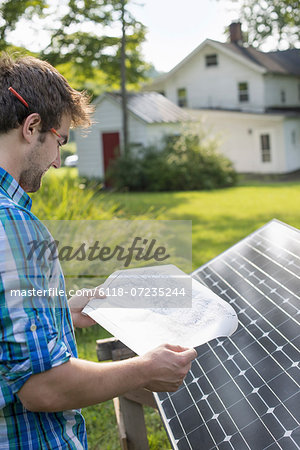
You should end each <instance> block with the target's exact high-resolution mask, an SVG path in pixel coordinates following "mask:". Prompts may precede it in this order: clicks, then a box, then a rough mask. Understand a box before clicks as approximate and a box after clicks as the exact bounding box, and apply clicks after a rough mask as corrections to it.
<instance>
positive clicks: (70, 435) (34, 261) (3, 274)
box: [0, 168, 87, 450]
mask: <svg viewBox="0 0 300 450" xmlns="http://www.w3.org/2000/svg"><path fill="white" fill-rule="evenodd" d="M30 208H31V199H30V197H29V196H28V195H27V194H26V192H24V190H23V189H22V188H21V187H20V185H19V184H18V183H17V182H16V180H15V179H14V178H13V177H12V176H11V175H10V174H8V173H7V172H6V171H5V170H3V169H2V168H0V333H1V341H0V377H1V378H0V449H1V450H5V449H9V450H10V449H26V450H27V449H34V450H35V449H51V450H53V449H74V450H75V449H76V450H78V449H82V448H87V443H86V430H85V423H84V419H83V417H82V415H81V414H80V411H79V410H72V411H62V412H56V413H34V412H30V411H28V410H26V409H25V408H24V406H23V405H22V403H21V402H20V400H19V398H18V396H17V392H18V391H19V390H20V389H21V387H22V386H23V384H24V383H25V382H26V381H27V380H28V378H29V377H30V376H31V375H32V374H37V373H41V372H43V371H45V370H49V369H51V367H56V366H59V365H60V364H62V363H64V362H66V361H68V359H69V358H70V357H71V356H74V357H77V351H76V343H75V338H74V330H73V325H72V320H71V316H70V312H69V309H68V305H67V299H66V296H65V293H64V292H65V286H64V278H63V274H62V271H61V267H60V264H59V262H58V259H55V258H49V255H48V254H47V251H46V252H44V254H43V256H42V257H41V256H40V252H31V253H32V254H30V255H29V253H30V252H29V250H30V248H32V242H33V241H34V242H40V241H41V240H45V239H46V240H47V241H52V237H51V235H50V234H49V232H48V230H47V229H46V228H45V227H44V226H43V225H42V223H41V222H40V221H39V220H38V219H37V218H36V217H35V216H34V215H33V214H32V213H31V212H30ZM29 256H30V257H29ZM52 256H53V253H52ZM59 291H61V292H60V293H62V291H63V294H62V295H55V294H56V293H57V292H59ZM54 293H55V294H54Z"/></svg>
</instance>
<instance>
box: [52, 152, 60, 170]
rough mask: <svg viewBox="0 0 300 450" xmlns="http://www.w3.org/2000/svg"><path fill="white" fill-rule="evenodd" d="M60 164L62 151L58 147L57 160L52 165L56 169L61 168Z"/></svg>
mask: <svg viewBox="0 0 300 450" xmlns="http://www.w3.org/2000/svg"><path fill="white" fill-rule="evenodd" d="M60 166H61V159H60V151H59V149H58V151H57V156H56V158H55V160H54V161H53V163H52V167H54V169H59V168H60Z"/></svg>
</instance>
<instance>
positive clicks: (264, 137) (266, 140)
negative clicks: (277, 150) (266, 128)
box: [260, 134, 271, 162]
mask: <svg viewBox="0 0 300 450" xmlns="http://www.w3.org/2000/svg"><path fill="white" fill-rule="evenodd" d="M260 149H261V160H262V162H271V144H270V135H269V134H261V135H260Z"/></svg>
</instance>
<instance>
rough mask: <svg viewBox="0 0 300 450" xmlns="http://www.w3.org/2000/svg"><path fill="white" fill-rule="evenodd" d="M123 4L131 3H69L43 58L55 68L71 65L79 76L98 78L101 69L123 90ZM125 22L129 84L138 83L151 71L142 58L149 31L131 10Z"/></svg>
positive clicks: (109, 0) (124, 0)
mask: <svg viewBox="0 0 300 450" xmlns="http://www.w3.org/2000/svg"><path fill="white" fill-rule="evenodd" d="M123 3H124V6H126V5H127V4H128V3H129V0H102V1H99V0H84V1H80V2H79V1H77V0H68V2H67V12H66V14H65V15H64V16H63V17H62V18H61V20H60V25H59V28H58V29H57V30H56V31H55V32H54V33H53V34H52V38H51V43H50V45H49V46H48V47H47V48H46V49H44V50H43V52H42V56H43V57H44V58H46V59H47V60H48V61H49V62H50V63H52V64H53V65H55V66H57V65H58V64H66V63H69V62H71V63H72V65H73V66H74V68H75V71H76V72H77V74H78V75H80V74H84V75H85V76H87V77H89V78H95V76H96V74H97V71H98V70H99V69H100V70H101V71H102V72H103V73H104V74H105V76H106V84H107V85H116V84H118V86H119V87H120V66H121V56H122V21H121V17H122V7H123ZM124 20H125V28H126V78H127V80H128V83H129V84H136V83H138V82H140V81H142V80H144V78H145V72H146V71H147V70H148V69H149V65H148V64H146V63H145V62H144V61H143V59H142V57H141V44H142V42H143V41H144V40H145V33H146V30H145V27H144V25H143V24H141V23H140V22H138V21H136V20H135V19H134V17H133V16H132V15H131V14H130V13H129V12H128V10H125V12H124ZM87 28H88V31H86V30H87ZM112 31H113V33H112Z"/></svg>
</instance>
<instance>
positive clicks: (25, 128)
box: [22, 113, 42, 144]
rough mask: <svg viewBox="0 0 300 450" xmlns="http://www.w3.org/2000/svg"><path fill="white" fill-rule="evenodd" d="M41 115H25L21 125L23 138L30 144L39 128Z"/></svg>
mask: <svg viewBox="0 0 300 450" xmlns="http://www.w3.org/2000/svg"><path fill="white" fill-rule="evenodd" d="M41 123H42V121H41V116H40V115H39V114H38V113H32V114H30V115H29V116H28V117H26V119H25V121H24V123H23V125H22V134H23V137H24V139H25V140H26V141H27V142H28V144H30V143H31V142H32V140H33V139H34V138H35V136H36V135H37V134H38V133H39V130H40V128H41Z"/></svg>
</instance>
